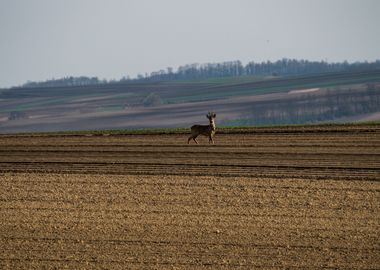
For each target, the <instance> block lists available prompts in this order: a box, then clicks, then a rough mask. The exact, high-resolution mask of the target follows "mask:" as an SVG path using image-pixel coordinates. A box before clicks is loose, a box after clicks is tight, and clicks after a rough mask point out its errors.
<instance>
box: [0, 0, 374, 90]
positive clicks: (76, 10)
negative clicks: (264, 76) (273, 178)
mask: <svg viewBox="0 0 380 270" xmlns="http://www.w3.org/2000/svg"><path fill="white" fill-rule="evenodd" d="M379 29H380V0H0V87H9V86H14V85H20V84H22V83H25V82H26V81H27V80H32V81H40V80H46V79H51V78H53V77H54V78H61V77H64V76H81V75H84V76H98V77H99V78H101V79H102V78H106V79H112V78H115V79H120V78H121V77H123V76H126V75H130V76H132V77H134V76H136V75H137V74H138V73H145V72H148V73H150V72H152V71H156V70H159V69H166V67H173V68H175V69H176V68H177V67H178V66H180V65H184V64H191V63H213V62H222V61H232V60H241V61H242V63H243V64H246V63H247V62H249V61H252V60H253V61H264V60H265V61H266V60H272V61H273V60H278V59H282V58H296V59H301V58H302V59H308V60H328V61H344V60H347V61H349V62H354V61H364V60H367V61H374V60H376V59H380V30H379Z"/></svg>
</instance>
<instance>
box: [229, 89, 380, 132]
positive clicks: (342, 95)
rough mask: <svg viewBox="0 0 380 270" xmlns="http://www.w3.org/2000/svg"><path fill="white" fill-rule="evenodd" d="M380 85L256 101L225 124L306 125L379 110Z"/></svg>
mask: <svg viewBox="0 0 380 270" xmlns="http://www.w3.org/2000/svg"><path fill="white" fill-rule="evenodd" d="M379 90H380V86H379V85H376V86H375V87H374V86H371V85H368V86H367V89H366V90H354V89H352V90H334V91H327V92H322V93H321V94H312V93H311V94H308V95H302V96H300V97H299V98H294V99H285V100H277V101H268V102H265V101H264V102H257V103H254V104H253V105H252V109H251V111H249V112H248V114H246V115H245V117H243V118H240V119H235V120H231V121H226V122H225V123H223V124H224V125H268V124H305V123H313V122H320V121H332V120H335V119H339V118H342V117H350V116H356V115H361V114H368V113H374V112H378V110H379V107H380V91H379Z"/></svg>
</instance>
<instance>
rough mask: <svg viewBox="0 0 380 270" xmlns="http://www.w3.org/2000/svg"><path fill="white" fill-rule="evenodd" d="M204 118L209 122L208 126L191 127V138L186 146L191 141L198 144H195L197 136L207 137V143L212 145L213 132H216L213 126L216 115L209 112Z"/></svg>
mask: <svg viewBox="0 0 380 270" xmlns="http://www.w3.org/2000/svg"><path fill="white" fill-rule="evenodd" d="M206 117H207V118H208V120H209V121H210V124H209V125H194V126H192V127H191V136H190V137H189V139H188V140H187V143H188V144H189V143H190V140H191V139H193V140H194V142H195V143H196V144H198V142H197V137H198V135H204V136H207V137H208V143H212V144H214V140H213V137H214V135H215V130H216V126H215V117H216V114H215V113H213V112H209V113H208V114H207V115H206Z"/></svg>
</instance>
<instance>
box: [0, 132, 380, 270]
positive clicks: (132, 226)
mask: <svg viewBox="0 0 380 270" xmlns="http://www.w3.org/2000/svg"><path fill="white" fill-rule="evenodd" d="M187 137H188V134H180V133H177V134H174V133H173V134H145V135H144V134H140V135H138V134H124V135H109V136H90V135H63V134H61V135H60V134H56V135H52V134H51V135H0V269H64V268H69V269H94V268H96V269H197V268H203V269H234V268H237V269H379V268H380V240H379V231H380V222H379V220H380V126H375V125H372V126H336V127H333V126H330V127H308V128H305V127H292V128H267V129H251V130H246V129H244V130H230V131H221V132H219V133H217V135H216V137H215V141H216V145H208V144H207V139H206V138H200V139H199V142H200V145H194V144H191V145H187Z"/></svg>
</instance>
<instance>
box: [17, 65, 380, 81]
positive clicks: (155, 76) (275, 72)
mask: <svg viewBox="0 0 380 270" xmlns="http://www.w3.org/2000/svg"><path fill="white" fill-rule="evenodd" d="M373 69H380V60H376V61H374V62H355V63H348V62H347V61H344V62H335V63H331V62H327V61H308V60H303V59H302V60H296V59H286V58H284V59H281V60H278V61H275V62H271V61H266V62H254V61H251V62H249V63H247V64H246V65H243V64H242V63H241V61H239V60H237V61H228V62H221V63H205V64H197V63H195V64H188V65H183V66H180V67H178V69H177V70H174V69H173V68H172V67H168V68H166V69H161V70H159V71H154V72H151V73H150V74H148V73H145V74H144V75H143V74H138V75H137V77H136V78H131V77H130V76H124V77H123V78H121V79H120V80H105V79H99V78H97V77H86V76H80V77H72V76H71V77H64V78H60V79H51V80H46V81H42V82H32V81H28V82H27V83H25V84H23V85H22V86H21V87H30V88H31V87H63V86H86V85H104V84H114V83H128V82H159V81H178V80H203V79H209V78H221V77H237V76H288V75H305V74H313V73H326V72H339V71H361V70H373Z"/></svg>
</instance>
